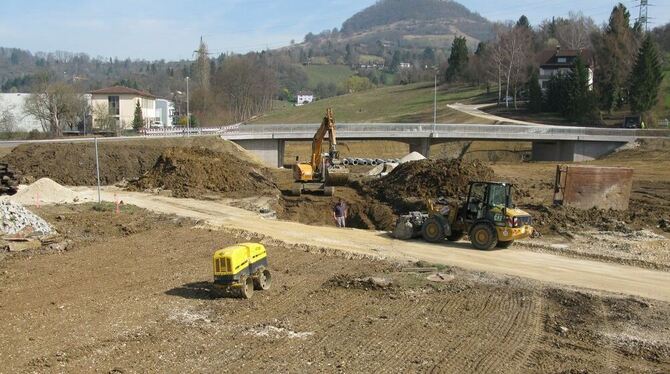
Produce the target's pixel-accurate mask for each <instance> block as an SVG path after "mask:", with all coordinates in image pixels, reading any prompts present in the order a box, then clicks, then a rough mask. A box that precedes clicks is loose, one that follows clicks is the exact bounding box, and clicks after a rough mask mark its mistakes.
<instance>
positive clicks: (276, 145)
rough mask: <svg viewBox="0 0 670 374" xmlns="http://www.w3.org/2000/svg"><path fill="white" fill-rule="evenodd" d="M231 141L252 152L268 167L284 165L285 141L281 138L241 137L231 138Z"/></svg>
mask: <svg viewBox="0 0 670 374" xmlns="http://www.w3.org/2000/svg"><path fill="white" fill-rule="evenodd" d="M233 142H235V143H237V145H239V146H240V147H242V148H244V149H246V150H247V151H249V152H251V153H253V154H254V155H255V156H256V157H258V158H259V159H261V161H263V163H264V164H265V165H266V166H268V167H272V168H279V167H282V166H284V147H285V141H284V140H283V139H241V140H233Z"/></svg>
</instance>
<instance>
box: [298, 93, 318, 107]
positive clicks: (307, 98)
mask: <svg viewBox="0 0 670 374" xmlns="http://www.w3.org/2000/svg"><path fill="white" fill-rule="evenodd" d="M313 101H314V94H313V93H311V92H309V91H299V92H298V94H297V95H296V105H298V106H300V105H305V104H309V103H311V102H313Z"/></svg>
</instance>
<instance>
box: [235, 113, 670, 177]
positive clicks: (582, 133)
mask: <svg viewBox="0 0 670 374" xmlns="http://www.w3.org/2000/svg"><path fill="white" fill-rule="evenodd" d="M318 126H319V125H318V124H304V125H289V124H272V125H243V126H239V127H238V128H236V129H234V130H232V131H227V132H225V133H223V134H222V137H223V138H225V139H228V140H232V141H234V142H236V143H238V144H239V145H240V146H242V147H244V148H245V149H247V150H249V151H251V152H253V153H254V154H256V155H257V156H258V157H260V158H261V159H263V160H264V161H265V162H266V163H267V164H268V165H270V166H282V163H283V160H284V145H285V142H286V141H298V140H311V139H312V137H313V136H314V133H315V132H316V130H317V128H318ZM337 137H338V139H352V140H394V141H400V142H404V143H407V144H409V147H410V151H417V152H419V153H421V154H423V155H424V156H426V157H428V156H429V155H430V146H431V145H433V144H440V143H444V142H448V141H457V140H488V141H529V142H532V143H533V151H532V157H533V160H535V161H587V160H592V159H595V158H598V157H600V156H603V155H605V154H608V153H610V152H612V151H614V150H616V149H617V148H619V147H621V146H622V145H624V144H626V143H628V142H631V141H635V140H637V139H643V138H663V137H670V132H668V131H665V130H637V129H605V128H593V127H568V126H524V125H477V124H437V125H433V124H421V123H407V124H404V123H403V124H401V123H339V124H337Z"/></svg>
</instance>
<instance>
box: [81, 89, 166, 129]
mask: <svg viewBox="0 0 670 374" xmlns="http://www.w3.org/2000/svg"><path fill="white" fill-rule="evenodd" d="M138 102H139V103H140V107H141V108H142V118H143V119H144V125H145V126H150V125H151V124H152V123H154V122H156V121H160V116H159V115H158V113H157V111H156V97H155V96H154V95H152V94H150V93H148V92H144V91H140V90H136V89H134V88H129V87H123V86H114V87H107V88H103V89H100V90H96V91H92V92H91V108H92V112H93V127H94V128H104V127H107V126H109V124H108V123H107V122H109V121H111V122H112V123H113V124H114V125H115V128H116V129H119V130H128V129H131V128H132V125H133V118H134V116H135V106H136V105H137V103H138ZM103 115H104V118H101V117H102V116H103Z"/></svg>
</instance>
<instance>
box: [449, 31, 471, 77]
mask: <svg viewBox="0 0 670 374" xmlns="http://www.w3.org/2000/svg"><path fill="white" fill-rule="evenodd" d="M448 61H449V67H447V72H446V75H445V77H446V79H447V81H448V82H452V81H454V80H456V79H457V78H458V77H459V76H460V75H461V73H462V72H463V70H465V68H466V67H467V65H468V46H467V44H466V40H465V37H460V36H457V37H456V38H455V39H454V42H453V43H452V45H451V55H449V60H448Z"/></svg>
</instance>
